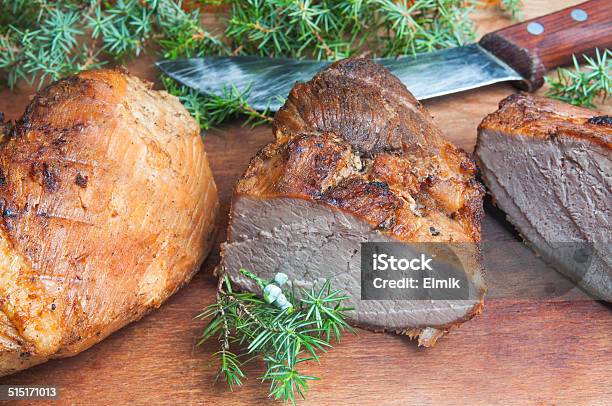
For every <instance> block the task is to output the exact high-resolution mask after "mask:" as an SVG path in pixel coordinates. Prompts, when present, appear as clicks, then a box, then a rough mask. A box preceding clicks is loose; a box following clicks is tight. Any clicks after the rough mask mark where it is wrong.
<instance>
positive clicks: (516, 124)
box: [478, 93, 612, 149]
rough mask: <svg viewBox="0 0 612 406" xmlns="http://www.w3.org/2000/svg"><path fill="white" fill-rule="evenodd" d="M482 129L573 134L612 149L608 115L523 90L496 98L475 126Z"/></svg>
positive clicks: (542, 134)
mask: <svg viewBox="0 0 612 406" xmlns="http://www.w3.org/2000/svg"><path fill="white" fill-rule="evenodd" d="M483 129H491V130H496V131H502V132H504V133H506V134H508V135H511V136H518V135H524V136H526V137H534V138H540V139H549V138H551V137H552V138H554V137H569V138H572V137H573V138H576V139H580V140H587V141H591V142H594V143H596V144H599V145H601V146H604V147H605V148H607V149H612V118H610V117H608V116H603V115H600V114H599V113H596V112H593V110H588V109H585V108H582V107H576V106H572V105H570V104H567V103H561V102H558V101H555V100H551V99H546V98H543V97H537V96H533V95H529V94H526V93H516V94H513V95H510V96H508V97H506V98H505V99H503V100H502V101H500V102H499V109H498V110H497V111H495V112H494V113H491V114H489V115H488V116H486V117H485V118H484V119H483V120H482V122H481V123H480V125H479V126H478V131H479V132H480V131H482V130H483Z"/></svg>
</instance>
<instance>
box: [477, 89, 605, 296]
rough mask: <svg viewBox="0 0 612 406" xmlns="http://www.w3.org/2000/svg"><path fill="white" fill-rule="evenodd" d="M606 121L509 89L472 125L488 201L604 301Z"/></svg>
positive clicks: (560, 267)
mask: <svg viewBox="0 0 612 406" xmlns="http://www.w3.org/2000/svg"><path fill="white" fill-rule="evenodd" d="M611 147H612V121H610V120H609V118H607V117H606V116H602V115H600V114H597V113H594V112H593V111H591V110H586V109H582V108H577V107H574V106H570V105H567V104H565V103H560V102H556V101H552V100H548V99H543V98H538V97H534V96H530V95H526V94H516V95H512V96H510V97H508V98H506V99H505V100H503V101H502V102H501V103H500V106H499V110H498V111H496V112H495V113H493V114H490V115H489V116H487V117H486V118H485V119H484V120H483V122H482V123H481V124H480V127H479V130H478V144H477V147H476V155H477V157H478V161H479V164H480V168H481V171H482V175H483V179H484V181H485V183H486V185H487V186H488V188H489V191H490V193H491V194H492V195H493V198H494V200H495V202H496V204H497V205H498V206H499V207H500V208H501V209H502V210H504V211H505V212H506V214H507V216H508V219H509V220H510V222H512V223H513V224H514V225H515V226H516V228H517V229H518V231H519V232H520V234H521V235H522V237H523V238H524V239H525V241H526V242H527V243H529V245H530V246H531V247H532V248H533V249H534V250H535V251H536V252H537V253H538V254H540V255H541V256H542V257H543V258H544V259H545V260H546V261H548V262H549V263H551V264H553V265H554V266H555V267H556V268H557V269H558V270H559V271H560V272H562V273H563V274H565V275H567V276H569V277H570V278H571V279H573V280H574V281H576V282H577V283H578V284H579V285H580V286H582V287H583V288H584V289H585V290H587V291H588V292H589V293H591V294H592V295H594V296H595V297H596V298H599V299H604V300H607V301H612V252H611V249H610V247H611V243H612V210H611V207H612V152H611Z"/></svg>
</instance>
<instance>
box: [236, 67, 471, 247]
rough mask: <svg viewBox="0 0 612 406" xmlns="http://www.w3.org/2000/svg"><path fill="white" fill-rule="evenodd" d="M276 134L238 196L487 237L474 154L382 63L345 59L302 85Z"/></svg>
mask: <svg viewBox="0 0 612 406" xmlns="http://www.w3.org/2000/svg"><path fill="white" fill-rule="evenodd" d="M274 132H275V134H276V142H274V143H272V144H269V145H267V146H266V147H265V148H264V149H263V150H262V151H260V152H259V154H258V155H257V156H256V157H255V158H253V160H252V161H251V163H250V165H249V168H248V169H247V171H246V173H245V174H244V177H243V178H242V179H241V180H240V182H239V183H238V185H237V187H236V193H237V194H245V195H251V196H259V197H262V198H263V197H272V196H276V195H283V196H299V197H303V198H307V199H315V200H318V201H321V202H324V203H327V204H329V205H332V206H334V207H337V208H340V209H343V210H346V211H349V212H351V213H353V214H355V215H358V216H360V217H362V218H363V219H365V220H366V221H368V222H369V223H370V224H371V225H372V226H375V227H378V228H380V229H381V230H384V231H385V232H386V233H388V234H391V235H394V236H395V237H397V238H400V239H404V240H406V241H440V242H479V241H480V221H481V218H482V196H483V189H482V186H481V185H480V184H479V183H478V182H476V180H475V178H474V175H475V170H476V167H475V165H474V163H473V161H472V160H471V158H470V157H469V156H468V154H467V153H466V152H465V151H463V150H461V149H460V148H457V147H455V146H454V145H453V144H451V143H450V142H448V141H446V140H445V139H444V138H442V135H441V133H440V130H439V129H438V128H437V127H436V126H435V125H434V124H433V121H432V119H431V117H430V116H429V114H428V113H427V111H426V110H425V108H424V107H423V106H422V105H421V104H420V103H419V102H418V101H417V100H416V99H415V98H414V96H412V94H410V92H409V91H408V90H407V89H406V87H405V86H404V85H403V84H402V83H401V82H400V81H399V80H398V79H397V78H395V77H394V76H392V75H391V74H390V73H389V72H388V71H387V70H386V69H385V68H384V67H383V66H381V65H378V64H376V63H373V62H372V61H370V60H368V59H363V58H354V59H347V60H344V61H340V62H336V63H334V64H333V65H331V66H330V67H329V68H328V69H326V70H324V71H323V72H321V73H319V74H318V75H317V76H315V77H314V79H313V80H311V81H310V82H307V83H299V84H296V85H295V87H294V88H293V90H292V91H291V93H290V95H289V99H288V101H287V103H286V104H285V105H284V106H283V107H282V108H281V110H279V112H278V113H277V115H276V117H275V120H274ZM431 228H433V229H435V230H436V231H431V230H430V229H431ZM438 232H439V233H438Z"/></svg>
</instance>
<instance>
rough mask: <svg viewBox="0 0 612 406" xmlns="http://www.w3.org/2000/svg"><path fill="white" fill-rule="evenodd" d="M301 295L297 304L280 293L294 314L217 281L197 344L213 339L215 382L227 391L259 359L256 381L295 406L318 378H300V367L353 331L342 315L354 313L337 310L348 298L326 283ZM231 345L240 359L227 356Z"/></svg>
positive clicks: (226, 281) (226, 280) (263, 282)
mask: <svg viewBox="0 0 612 406" xmlns="http://www.w3.org/2000/svg"><path fill="white" fill-rule="evenodd" d="M241 272H242V274H243V275H245V276H247V277H249V278H251V279H253V280H254V281H255V282H257V284H258V286H259V287H260V288H262V289H263V287H265V286H266V285H267V284H270V281H266V280H263V279H261V278H259V277H257V275H255V274H253V273H252V272H249V271H246V270H241ZM301 293H302V295H301V296H302V298H301V299H299V300H298V299H296V297H295V295H293V294H292V293H291V292H285V294H286V296H287V298H288V300H289V301H290V302H291V304H292V305H293V311H287V310H281V309H279V308H278V307H276V306H274V305H272V304H268V303H266V302H265V301H264V300H263V299H262V298H261V297H259V296H258V295H255V294H253V293H248V292H246V293H245V292H235V291H234V289H233V288H232V284H231V282H230V280H229V278H227V276H226V277H225V278H222V279H221V280H220V284H219V289H218V294H217V301H216V302H215V303H213V304H212V305H210V306H208V307H207V308H206V309H205V310H204V312H202V314H200V315H199V316H198V318H199V319H206V320H208V325H207V326H206V327H205V328H204V330H203V332H202V337H201V340H200V342H199V343H198V345H201V344H203V343H204V342H206V341H208V340H210V339H214V338H216V339H217V340H218V342H219V344H220V346H221V349H220V350H219V351H217V352H215V353H214V354H213V359H215V360H216V361H217V364H218V368H219V369H218V373H217V377H218V378H222V379H223V380H224V381H225V382H226V384H227V386H228V388H229V389H230V390H233V388H234V387H235V386H240V385H241V384H242V382H243V380H244V379H245V378H246V377H245V374H244V372H243V371H242V366H243V365H244V364H245V363H247V362H249V361H251V360H254V359H260V360H262V361H263V362H264V363H265V365H266V372H265V373H264V375H263V376H262V377H261V379H262V381H264V382H269V384H270V397H272V398H274V399H282V400H283V401H285V402H291V403H293V404H295V402H296V400H297V399H298V398H304V397H305V396H306V392H307V391H308V381H311V380H316V379H318V378H316V377H314V376H309V375H304V374H302V373H301V372H300V371H299V367H300V366H301V365H300V364H302V363H304V362H307V361H315V362H318V361H319V356H320V354H321V353H323V352H326V351H327V350H328V349H330V348H332V344H331V342H332V339H333V340H335V341H339V339H340V337H341V336H342V334H343V333H344V332H346V331H350V332H353V329H352V328H351V327H350V326H349V325H348V324H347V323H346V315H347V313H348V312H350V311H351V310H353V309H352V308H348V307H344V306H342V302H343V301H344V300H346V299H348V296H346V295H345V294H343V293H342V292H340V291H338V290H334V289H332V286H331V283H330V282H329V281H326V282H325V283H324V284H323V286H321V287H320V288H316V287H313V288H312V289H310V290H303V291H302V292H301ZM232 345H234V346H236V347H239V348H241V349H242V351H243V352H242V355H236V354H235V353H234V352H231V351H230V347H231V346H232Z"/></svg>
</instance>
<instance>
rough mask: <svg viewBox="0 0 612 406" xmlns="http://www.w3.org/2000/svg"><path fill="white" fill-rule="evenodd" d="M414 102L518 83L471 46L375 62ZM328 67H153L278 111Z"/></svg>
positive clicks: (234, 63) (180, 63) (221, 61)
mask: <svg viewBox="0 0 612 406" xmlns="http://www.w3.org/2000/svg"><path fill="white" fill-rule="evenodd" d="M376 61H377V62H379V63H381V64H383V65H384V66H386V67H387V68H389V70H390V71H391V72H392V73H393V74H394V75H395V76H397V77H398V78H399V79H400V80H401V81H402V82H403V83H404V84H405V85H406V86H407V87H408V89H409V90H410V91H411V92H412V93H413V94H414V95H415V97H416V98H417V99H428V98H432V97H436V96H442V95H445V94H449V93H456V92H461V91H464V90H469V89H474V88H477V87H481V86H486V85H489V84H492V83H497V82H503V81H507V80H521V79H522V77H521V75H519V74H518V73H516V71H515V70H514V69H512V68H510V67H509V66H507V65H506V64H505V63H504V62H502V61H501V60H499V59H498V58H496V57H495V56H493V55H492V54H490V53H489V52H487V51H485V50H484V49H482V48H481V47H480V46H478V44H471V45H466V46H462V47H457V48H449V49H445V50H441V51H435V52H430V53H426V54H418V55H416V56H405V57H400V58H379V59H376ZM329 64H330V62H321V61H311V60H297V59H281V58H262V57H256V56H238V57H211V58H193V59H181V60H166V61H160V62H157V66H158V67H159V68H160V69H161V70H162V71H163V72H164V73H166V74H167V75H169V76H170V77H172V78H173V79H175V80H177V81H178V82H180V83H182V84H184V85H186V86H189V87H191V88H194V89H196V90H197V91H199V92H201V93H203V94H221V93H222V92H223V91H224V90H225V91H227V90H228V89H231V88H232V87H235V88H236V89H237V90H238V91H240V92H247V93H246V94H248V97H247V100H248V102H249V104H250V105H251V106H252V107H253V108H255V109H257V110H264V109H266V108H269V109H270V110H272V111H276V110H278V109H279V108H280V107H281V106H282V105H283V103H284V98H285V97H287V95H288V94H289V91H290V90H291V88H292V87H293V85H294V84H295V82H305V81H307V80H309V79H311V78H312V77H313V76H314V75H315V74H316V73H317V72H318V71H320V70H321V69H323V68H324V67H325V66H327V65H329Z"/></svg>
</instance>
